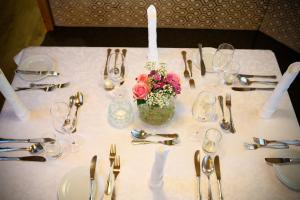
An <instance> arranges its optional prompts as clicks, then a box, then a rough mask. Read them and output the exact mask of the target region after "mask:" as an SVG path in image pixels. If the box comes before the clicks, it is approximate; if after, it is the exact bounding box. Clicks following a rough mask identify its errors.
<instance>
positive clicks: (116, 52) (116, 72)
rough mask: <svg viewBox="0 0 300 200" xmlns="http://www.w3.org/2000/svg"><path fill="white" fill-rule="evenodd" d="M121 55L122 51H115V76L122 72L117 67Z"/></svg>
mask: <svg viewBox="0 0 300 200" xmlns="http://www.w3.org/2000/svg"><path fill="white" fill-rule="evenodd" d="M119 53H120V49H115V64H114V68H113V70H114V71H113V72H114V74H118V73H119V72H120V70H119V68H118V67H117V60H118V57H119Z"/></svg>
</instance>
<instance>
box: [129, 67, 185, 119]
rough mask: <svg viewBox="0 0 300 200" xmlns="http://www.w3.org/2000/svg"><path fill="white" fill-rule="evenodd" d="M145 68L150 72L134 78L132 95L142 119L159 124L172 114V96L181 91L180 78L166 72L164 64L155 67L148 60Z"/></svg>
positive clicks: (173, 109) (173, 105)
mask: <svg viewBox="0 0 300 200" xmlns="http://www.w3.org/2000/svg"><path fill="white" fill-rule="evenodd" d="M146 68H147V69H148V70H149V71H150V73H149V74H140V75H139V76H138V77H137V78H136V81H137V83H136V84H135V85H134V87H133V89H132V90H133V97H134V99H135V100H136V102H137V106H138V110H139V116H140V118H141V119H142V121H144V122H146V123H149V124H152V125H160V124H163V123H165V122H167V121H168V120H170V119H171V118H172V117H173V115H174V112H175V102H174V97H175V96H176V95H177V94H180V92H181V85H180V78H179V76H178V75H177V74H175V73H168V72H167V70H166V67H165V65H164V64H160V65H159V67H158V68H157V67H156V64H155V63H154V62H148V63H147V64H146Z"/></svg>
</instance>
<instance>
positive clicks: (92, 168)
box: [89, 155, 97, 200]
mask: <svg viewBox="0 0 300 200" xmlns="http://www.w3.org/2000/svg"><path fill="white" fill-rule="evenodd" d="M96 164H97V156H96V155H94V156H93V158H92V160H91V166H90V184H91V188H90V194H89V200H93V199H94V182H95V172H96Z"/></svg>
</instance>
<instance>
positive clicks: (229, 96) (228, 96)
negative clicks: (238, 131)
mask: <svg viewBox="0 0 300 200" xmlns="http://www.w3.org/2000/svg"><path fill="white" fill-rule="evenodd" d="M226 107H227V108H228V110H229V117H230V119H229V122H230V128H229V130H230V132H231V133H235V128H234V125H233V120H232V114H231V95H230V94H226Z"/></svg>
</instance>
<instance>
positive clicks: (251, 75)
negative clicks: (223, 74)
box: [237, 74, 277, 79]
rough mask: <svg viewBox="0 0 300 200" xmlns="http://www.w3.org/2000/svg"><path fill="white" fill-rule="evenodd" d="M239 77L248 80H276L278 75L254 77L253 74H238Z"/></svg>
mask: <svg viewBox="0 0 300 200" xmlns="http://www.w3.org/2000/svg"><path fill="white" fill-rule="evenodd" d="M237 76H238V77H240V76H243V77H246V78H271V79H276V78H277V77H276V75H253V74H238V75H237Z"/></svg>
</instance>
